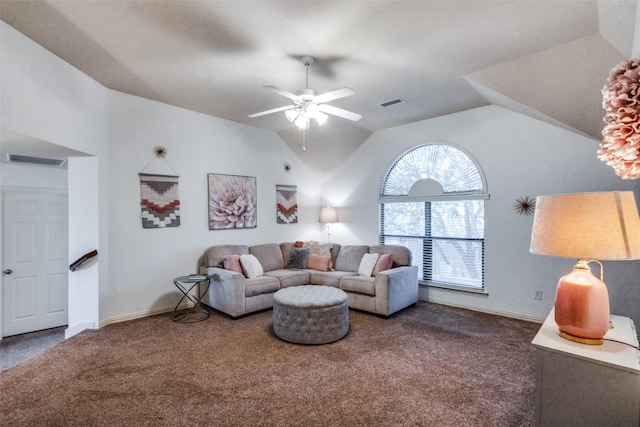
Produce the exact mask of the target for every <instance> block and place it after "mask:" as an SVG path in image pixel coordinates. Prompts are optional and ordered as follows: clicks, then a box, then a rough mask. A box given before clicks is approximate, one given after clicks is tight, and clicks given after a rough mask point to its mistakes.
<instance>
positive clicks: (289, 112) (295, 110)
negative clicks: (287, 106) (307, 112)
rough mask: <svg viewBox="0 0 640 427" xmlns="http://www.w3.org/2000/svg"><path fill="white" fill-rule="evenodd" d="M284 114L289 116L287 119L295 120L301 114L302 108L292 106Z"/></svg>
mask: <svg viewBox="0 0 640 427" xmlns="http://www.w3.org/2000/svg"><path fill="white" fill-rule="evenodd" d="M284 115H285V117H286V118H287V120H289V121H290V122H293V121H294V120H295V119H297V118H298V116H299V115H300V109H299V108H292V109H291V110H286V111H285V112H284Z"/></svg>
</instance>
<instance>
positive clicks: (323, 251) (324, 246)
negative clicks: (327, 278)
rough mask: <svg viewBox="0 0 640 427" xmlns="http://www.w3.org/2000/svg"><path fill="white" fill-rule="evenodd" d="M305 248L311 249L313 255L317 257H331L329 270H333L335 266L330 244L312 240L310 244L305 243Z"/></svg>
mask: <svg viewBox="0 0 640 427" xmlns="http://www.w3.org/2000/svg"><path fill="white" fill-rule="evenodd" d="M303 247H304V248H309V249H311V253H312V254H316V255H323V256H326V255H329V267H328V269H329V270H331V269H333V265H332V263H331V245H330V244H329V243H322V242H317V241H315V240H310V241H308V242H304V246H303ZM327 271H328V270H327Z"/></svg>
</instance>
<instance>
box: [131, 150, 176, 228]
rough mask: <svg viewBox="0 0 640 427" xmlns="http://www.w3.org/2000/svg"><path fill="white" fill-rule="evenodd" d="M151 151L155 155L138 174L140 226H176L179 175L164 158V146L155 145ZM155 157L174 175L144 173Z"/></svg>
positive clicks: (165, 153) (165, 151) (165, 152)
mask: <svg viewBox="0 0 640 427" xmlns="http://www.w3.org/2000/svg"><path fill="white" fill-rule="evenodd" d="M153 151H154V153H155V157H154V158H153V159H151V161H150V162H149V163H147V165H146V166H145V167H144V168H143V169H142V171H141V172H140V173H139V174H138V176H139V177H140V208H141V210H142V213H141V215H140V218H141V219H142V228H165V227H178V226H179V225H180V197H179V194H178V178H180V177H179V176H178V174H177V173H176V171H175V170H174V169H173V168H172V167H171V165H170V164H169V162H168V161H167V159H166V156H167V150H166V148H164V147H163V146H156V147H154V148H153ZM157 159H162V160H164V161H165V162H166V164H167V165H168V166H169V168H170V169H171V170H172V171H173V173H174V174H175V175H171V174H162V175H159V174H150V173H144V171H145V170H146V169H147V168H148V167H149V166H150V165H151V163H153V161H154V160H157Z"/></svg>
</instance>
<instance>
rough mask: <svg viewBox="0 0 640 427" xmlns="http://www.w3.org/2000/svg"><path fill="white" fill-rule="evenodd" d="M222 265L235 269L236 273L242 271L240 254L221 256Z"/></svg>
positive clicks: (228, 268)
mask: <svg viewBox="0 0 640 427" xmlns="http://www.w3.org/2000/svg"><path fill="white" fill-rule="evenodd" d="M222 267H223V268H224V269H225V270H230V271H235V272H236V273H243V271H242V265H241V264H240V255H238V254H232V255H227V256H225V257H224V258H222Z"/></svg>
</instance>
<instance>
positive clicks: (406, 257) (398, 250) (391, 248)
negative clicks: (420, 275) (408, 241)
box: [369, 245, 412, 268]
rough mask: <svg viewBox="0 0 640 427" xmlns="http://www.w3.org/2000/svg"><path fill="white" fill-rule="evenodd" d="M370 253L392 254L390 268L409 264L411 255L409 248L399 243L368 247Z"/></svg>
mask: <svg viewBox="0 0 640 427" xmlns="http://www.w3.org/2000/svg"><path fill="white" fill-rule="evenodd" d="M369 252H371V253H379V254H392V255H393V265H392V268H395V267H401V266H406V265H411V260H412V255H411V251H410V250H409V248H407V247H405V246H400V245H379V246H371V248H369Z"/></svg>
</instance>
